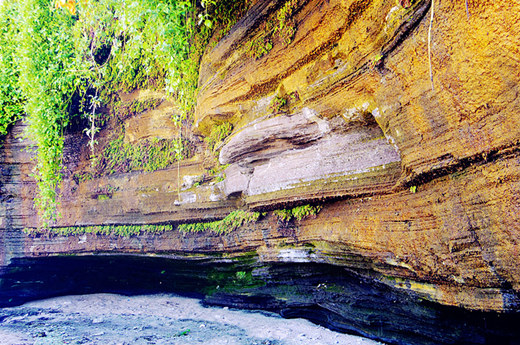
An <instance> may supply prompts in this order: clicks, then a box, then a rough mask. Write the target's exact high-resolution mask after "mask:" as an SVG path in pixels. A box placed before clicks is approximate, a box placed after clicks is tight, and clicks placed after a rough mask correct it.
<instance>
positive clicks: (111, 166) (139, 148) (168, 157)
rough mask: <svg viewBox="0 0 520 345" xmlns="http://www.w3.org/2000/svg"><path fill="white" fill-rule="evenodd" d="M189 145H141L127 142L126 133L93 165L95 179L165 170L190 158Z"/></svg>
mask: <svg viewBox="0 0 520 345" xmlns="http://www.w3.org/2000/svg"><path fill="white" fill-rule="evenodd" d="M188 147H189V145H188V144H187V143H185V142H183V140H182V139H173V140H167V139H157V138H152V139H151V140H145V141H143V142H139V143H138V144H130V143H125V142H124V134H121V135H119V137H117V138H116V139H115V140H112V141H111V142H109V143H108V144H107V145H106V146H105V148H104V150H103V152H102V153H101V155H100V157H98V159H97V161H96V165H95V166H94V176H96V177H98V176H104V175H111V174H114V173H122V172H129V171H133V170H143V171H155V170H158V169H164V168H166V167H168V166H170V165H172V164H173V163H175V162H176V161H178V160H181V159H183V158H184V157H187V156H188V155H189V150H188Z"/></svg>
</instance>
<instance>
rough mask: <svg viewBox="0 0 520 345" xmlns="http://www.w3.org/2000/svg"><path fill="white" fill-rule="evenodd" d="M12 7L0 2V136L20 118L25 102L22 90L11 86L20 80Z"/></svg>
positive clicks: (14, 18) (16, 34)
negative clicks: (14, 81)
mask: <svg viewBox="0 0 520 345" xmlns="http://www.w3.org/2000/svg"><path fill="white" fill-rule="evenodd" d="M15 20H16V17H15V13H14V8H13V6H11V5H9V4H7V3H5V2H0V135H5V134H7V128H8V126H9V125H11V124H12V123H14V122H15V121H16V120H18V119H19V118H21V117H22V114H23V104H24V102H25V99H24V95H23V93H22V90H20V89H19V88H18V87H16V85H14V84H13V82H12V81H13V80H18V79H19V78H20V71H19V68H18V62H17V58H18V57H17V54H16V48H17V46H16V45H14V44H12V43H13V42H14V41H16V37H17V36H18V34H19V33H18V29H17V27H16V22H15Z"/></svg>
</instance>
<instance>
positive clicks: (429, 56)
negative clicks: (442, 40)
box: [428, 0, 435, 91]
mask: <svg viewBox="0 0 520 345" xmlns="http://www.w3.org/2000/svg"><path fill="white" fill-rule="evenodd" d="M434 4H435V0H432V9H431V12H430V13H431V15H430V26H429V28H428V62H429V64H430V83H431V84H432V91H435V87H434V86H433V72H432V49H431V42H432V24H433V13H434V12H433V11H434V8H433V7H434Z"/></svg>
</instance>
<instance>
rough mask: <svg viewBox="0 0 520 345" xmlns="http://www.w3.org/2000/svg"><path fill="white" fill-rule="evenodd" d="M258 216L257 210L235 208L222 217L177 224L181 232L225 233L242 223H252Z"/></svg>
mask: <svg viewBox="0 0 520 345" xmlns="http://www.w3.org/2000/svg"><path fill="white" fill-rule="evenodd" d="M259 217H260V213H259V212H246V211H242V210H235V211H233V212H231V213H230V214H228V215H227V216H226V217H225V218H224V219H222V220H217V221H214V222H205V223H188V224H181V225H179V227H178V229H179V231H181V232H200V231H213V232H216V233H217V234H227V233H229V232H231V231H234V230H236V229H238V228H240V227H241V226H242V225H244V224H249V223H254V222H256V221H257V220H258V218H259Z"/></svg>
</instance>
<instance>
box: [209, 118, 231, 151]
mask: <svg viewBox="0 0 520 345" xmlns="http://www.w3.org/2000/svg"><path fill="white" fill-rule="evenodd" d="M232 131H233V125H232V124H230V123H229V122H224V123H222V124H220V125H217V126H213V128H211V133H210V135H209V136H207V137H206V138H204V141H206V143H207V144H208V148H209V150H210V151H214V150H215V148H216V147H217V146H218V144H220V143H221V142H222V141H224V139H226V137H227V136H229V135H230V134H231V132H232Z"/></svg>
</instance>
